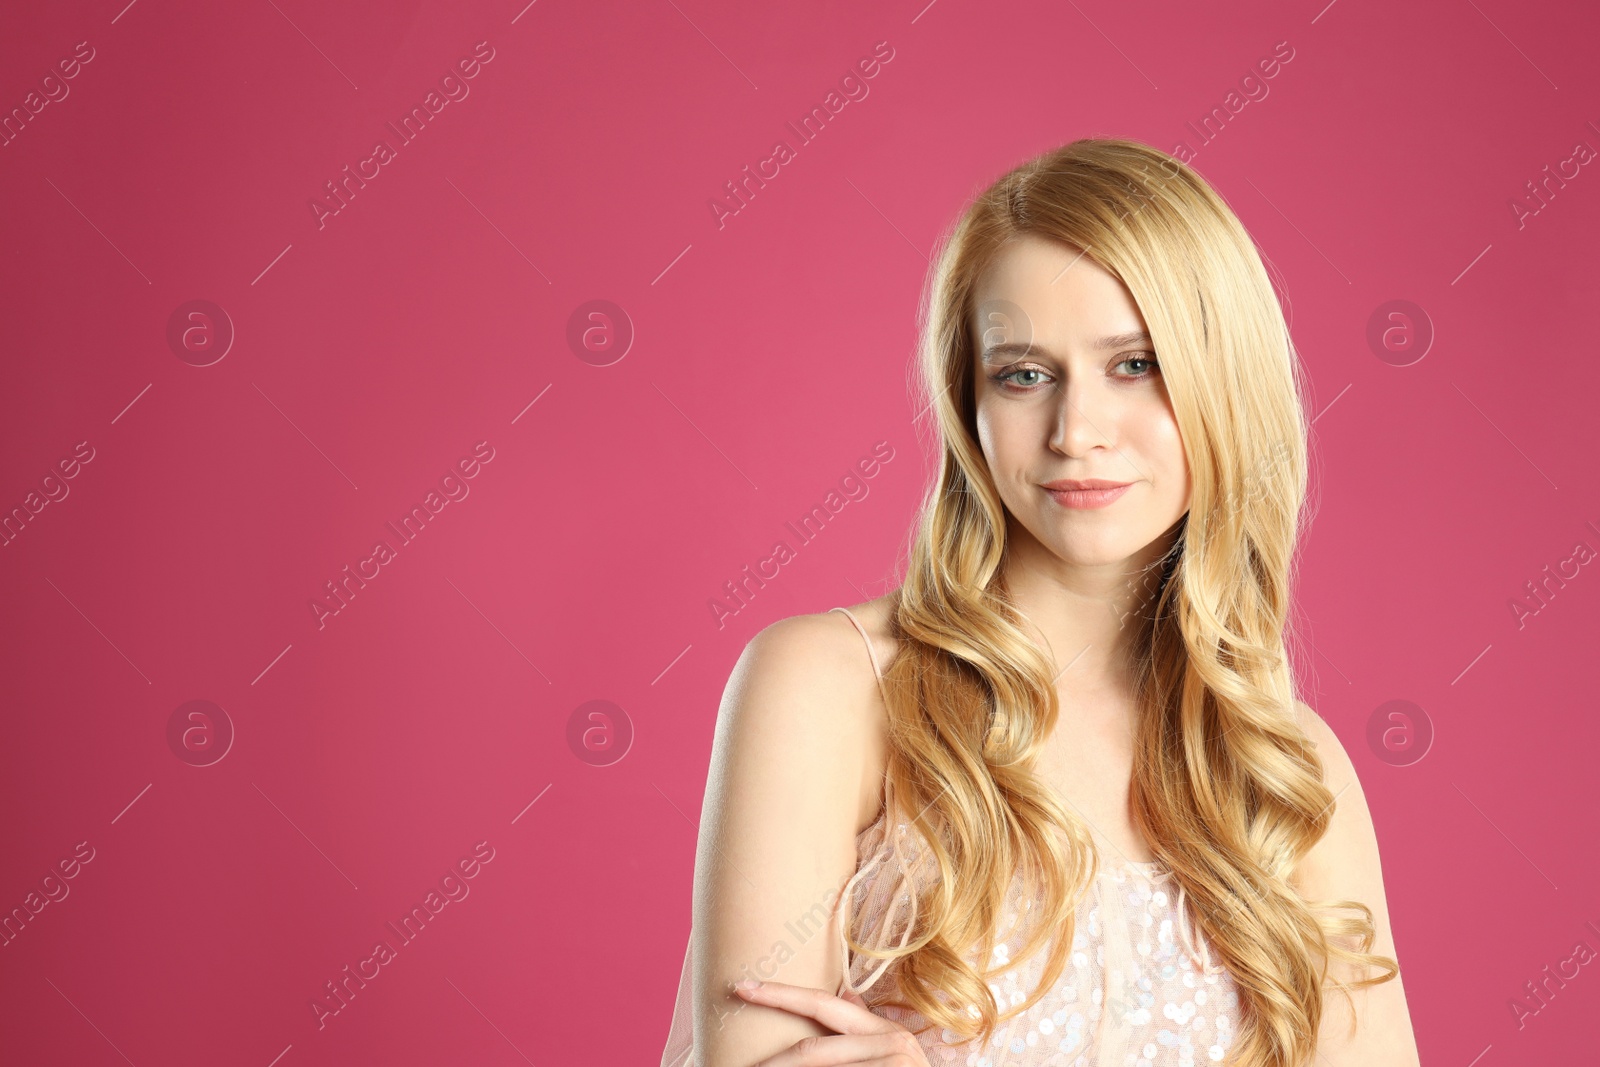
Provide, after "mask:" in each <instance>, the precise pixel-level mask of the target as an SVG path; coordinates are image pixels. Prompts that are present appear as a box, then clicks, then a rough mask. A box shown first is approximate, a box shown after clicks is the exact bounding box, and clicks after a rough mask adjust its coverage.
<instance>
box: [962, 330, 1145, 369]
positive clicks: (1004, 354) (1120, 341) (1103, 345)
mask: <svg viewBox="0 0 1600 1067" xmlns="http://www.w3.org/2000/svg"><path fill="white" fill-rule="evenodd" d="M1149 343H1150V334H1149V333H1147V332H1146V331H1144V330H1135V331H1134V332H1132V333H1115V334H1110V335H1109V336H1106V337H1102V338H1100V339H1099V340H1098V341H1096V342H1095V343H1094V344H1093V346H1092V347H1093V348H1095V349H1110V348H1126V347H1127V346H1128V345H1141V344H1142V345H1147V344H1149ZM1018 356H1037V357H1039V358H1041V359H1056V358H1057V356H1056V355H1055V353H1053V352H1051V351H1050V350H1049V349H1048V348H1045V347H1044V346H1042V345H1036V344H1029V343H1027V342H1025V341H1006V342H1004V343H1002V344H998V345H990V346H989V347H988V348H985V349H984V350H983V361H984V362H985V363H995V362H998V361H999V360H1001V359H1011V358H1015V357H1018Z"/></svg>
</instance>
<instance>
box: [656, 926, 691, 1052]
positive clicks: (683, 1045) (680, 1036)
mask: <svg viewBox="0 0 1600 1067" xmlns="http://www.w3.org/2000/svg"><path fill="white" fill-rule="evenodd" d="M693 948H694V931H693V929H692V928H691V929H690V932H689V942H688V944H687V945H686V946H685V947H684V950H683V971H682V973H681V974H680V975H679V977H678V999H677V1001H676V1003H674V1005H673V1008H672V1027H671V1029H669V1030H668V1031H667V1047H666V1048H665V1049H663V1050H662V1053H661V1067H696V1065H695V1064H692V1063H690V1061H689V1057H690V1054H691V1053H693V1052H694V996H693V994H694V967H693V963H694V961H693V956H692V952H693Z"/></svg>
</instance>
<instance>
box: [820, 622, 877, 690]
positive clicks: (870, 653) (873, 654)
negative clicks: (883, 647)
mask: <svg viewBox="0 0 1600 1067" xmlns="http://www.w3.org/2000/svg"><path fill="white" fill-rule="evenodd" d="M828 610H829V611H839V612H843V613H844V617H845V618H847V619H849V620H850V622H851V625H853V626H854V627H855V628H856V630H857V632H859V633H860V634H861V640H863V641H865V642H866V643H867V658H868V659H870V660H871V661H872V674H873V676H874V677H875V678H877V679H878V681H879V682H880V683H881V682H882V681H883V671H882V670H880V669H879V667H878V653H877V650H876V649H874V648H873V647H872V638H870V637H868V636H867V630H866V627H864V626H862V625H861V621H860V620H859V619H857V618H856V617H855V616H854V615H852V614H851V613H850V609H849V608H829V609H828Z"/></svg>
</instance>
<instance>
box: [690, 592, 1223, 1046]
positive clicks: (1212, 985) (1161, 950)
mask: <svg viewBox="0 0 1600 1067" xmlns="http://www.w3.org/2000/svg"><path fill="white" fill-rule="evenodd" d="M832 610H834V611H839V612H842V613H844V615H845V616H846V617H848V618H849V619H850V621H851V622H852V623H854V624H855V627H856V629H857V630H858V631H860V633H861V636H862V638H863V640H865V641H866V643H867V654H868V656H869V657H871V659H872V669H873V672H874V674H876V675H877V677H878V679H879V684H880V687H881V684H882V678H883V675H882V672H881V670H880V669H879V666H878V659H877V654H876V652H875V650H874V649H873V647H872V639H871V638H870V637H868V636H867V632H866V629H865V628H863V627H862V626H861V624H860V622H859V621H857V619H856V618H855V616H854V615H852V614H851V613H850V612H849V611H848V610H847V609H845V608H842V607H841V608H834V609H832ZM886 801H887V798H886ZM889 810H890V807H889V805H888V803H887V802H886V803H885V807H884V811H885V812H887V811H889ZM886 829H887V828H886V822H885V817H884V815H882V814H880V815H879V817H878V819H877V821H875V822H874V823H873V824H872V825H871V826H869V827H867V828H866V829H865V830H863V831H862V832H861V833H860V834H859V835H858V836H857V838H856V856H857V863H856V872H855V874H854V875H853V876H852V877H851V879H850V881H849V882H847V883H846V885H845V889H844V891H843V892H842V893H841V894H840V897H839V901H838V904H837V907H836V911H837V913H838V914H837V923H836V930H837V932H838V937H839V942H840V949H841V951H840V956H841V958H842V959H843V960H844V961H845V962H844V968H843V973H841V975H840V978H839V985H838V987H837V989H836V990H835V992H837V993H839V994H843V993H845V992H847V991H850V992H854V993H857V994H859V995H860V996H861V998H862V1000H863V1001H864V1002H865V1003H866V1005H867V1007H868V1008H869V1009H870V1010H871V1011H873V1012H874V1013H875V1014H877V1015H880V1016H882V1017H884V1018H886V1019H892V1020H894V1021H895V1022H898V1023H900V1024H901V1025H902V1026H904V1027H906V1028H907V1029H909V1030H918V1029H921V1028H922V1027H923V1026H924V1024H925V1023H926V1020H925V1019H924V1018H923V1017H922V1016H921V1015H920V1014H919V1013H917V1012H914V1011H907V1010H905V1009H901V1008H897V1007H895V1006H894V1005H892V1004H888V1003H886V1001H889V1000H892V999H895V995H896V993H897V988H896V985H895V968H894V967H893V966H891V964H892V963H893V961H892V960H883V959H877V958H874V957H870V956H862V955H859V954H857V953H854V952H851V951H849V948H848V945H847V944H846V943H845V940H844V931H845V930H846V929H848V930H850V932H851V934H852V936H853V937H854V938H855V940H856V941H857V942H858V943H860V944H864V945H869V946H872V947H874V948H878V949H883V948H887V947H890V946H894V945H897V944H904V943H905V941H906V939H907V938H908V937H909V934H910V930H911V926H912V923H913V922H914V921H915V910H914V909H915V905H916V897H915V894H913V893H912V892H911V891H910V887H911V886H913V885H924V884H927V882H928V881H929V880H931V879H933V878H936V877H937V869H936V868H934V867H933V866H932V864H931V860H930V862H929V863H926V864H925V863H923V862H921V860H922V859H923V858H925V857H926V856H927V852H926V848H925V845H926V842H925V841H924V840H922V839H921V836H920V834H919V832H918V831H917V830H916V829H915V828H913V827H909V826H908V825H907V824H906V823H903V822H902V823H898V824H897V825H896V827H895V833H894V834H892V835H891V834H888V833H887V832H886ZM1031 903H1032V902H1031V901H1030V900H1028V899H1026V898H1025V895H1024V882H1023V877H1022V875H1021V873H1020V872H1019V873H1018V874H1017V875H1016V876H1015V877H1014V878H1013V880H1012V884H1011V889H1010V892H1009V893H1008V895H1007V898H1006V906H1005V908H1004V912H1003V919H1002V923H1003V925H1002V929H1001V931H999V933H998V936H997V937H996V938H995V945H994V950H993V955H992V959H991V960H990V961H989V962H990V966H992V967H997V968H1006V969H1005V970H1003V971H1001V973H999V974H998V975H993V976H991V978H990V981H989V987H990V989H991V991H992V992H993V993H994V995H995V1000H996V1002H997V1003H999V1004H1000V1006H1001V1009H1002V1010H1005V1009H1006V1008H1008V1007H1010V1006H1013V1005H1018V1004H1021V1003H1023V1001H1025V1000H1026V999H1027V997H1028V995H1029V994H1030V993H1032V992H1033V991H1034V990H1035V989H1036V988H1037V987H1038V984H1039V979H1040V977H1041V976H1042V974H1043V971H1044V962H1045V959H1046V958H1047V956H1048V954H1049V950H1050V944H1049V943H1048V942H1047V943H1046V944H1045V945H1044V946H1043V947H1042V948H1040V949H1039V950H1038V951H1036V952H1035V953H1034V954H1032V955H1031V956H1029V957H1028V958H1027V959H1026V960H1024V961H1022V963H1021V965H1020V966H1017V965H1011V966H1009V967H1007V965H1008V964H1009V963H1010V961H1011V959H1012V956H1013V954H1014V953H1017V952H1019V951H1020V950H1021V948H1022V947H1023V944H1024V941H1025V940H1026V933H1027V930H1028V926H1027V918H1028V915H1027V912H1028V909H1029V908H1030V907H1031ZM977 951H978V950H977V949H973V950H972V952H971V953H970V954H969V956H968V960H969V962H971V963H972V964H973V966H974V967H979V966H980V963H981V961H979V960H978V958H977ZM692 977H693V976H692V972H691V969H690V956H689V953H688V951H687V950H685V953H684V961H683V971H682V973H681V975H680V978H679V982H678V997H677V1003H676V1005H675V1007H674V1010H673V1015H672V1026H671V1030H670V1031H669V1033H668V1037H667V1045H666V1048H665V1050H664V1051H663V1053H662V1057H661V1065H662V1067H700V1065H699V1064H697V1063H694V1062H692V1053H693V1031H692V1022H693V1019H692V1015H693V997H692ZM778 980H779V981H782V980H783V979H782V976H781V975H779V976H778ZM1238 1011H1239V996H1238V992H1237V990H1236V988H1235V986H1234V984H1233V981H1232V979H1231V978H1230V977H1229V976H1228V974H1227V972H1226V970H1225V969H1223V968H1222V967H1220V966H1216V965H1214V964H1213V963H1212V962H1211V953H1210V945H1209V943H1208V942H1207V941H1206V939H1205V936H1204V934H1203V933H1202V932H1201V931H1199V930H1198V929H1194V928H1193V927H1192V924H1191V923H1190V921H1189V917H1188V914H1187V910H1186V908H1185V906H1184V900H1183V889H1182V887H1181V886H1179V885H1178V884H1177V881H1176V879H1175V878H1174V877H1173V875H1172V872H1170V871H1167V870H1163V869H1162V868H1161V867H1160V866H1159V865H1158V864H1156V863H1137V862H1133V861H1124V862H1122V863H1119V864H1116V865H1107V864H1106V863H1105V862H1104V861H1103V860H1102V861H1101V863H1100V866H1099V870H1098V872H1097V873H1096V875H1095V877H1094V879H1093V882H1092V883H1091V885H1090V887H1089V888H1088V890H1087V891H1086V892H1085V894H1084V895H1083V897H1082V898H1081V899H1080V900H1079V902H1078V909H1077V921H1076V928H1075V930H1074V933H1073V940H1072V950H1071V953H1070V955H1069V958H1068V962H1067V966H1066V968H1065V969H1064V970H1063V971H1062V973H1061V975H1060V976H1059V977H1058V978H1057V979H1056V984H1055V986H1054V987H1053V988H1052V989H1051V990H1050V991H1049V992H1048V993H1046V994H1045V995H1044V997H1043V998H1041V999H1040V1000H1039V1002H1038V1003H1036V1004H1034V1005H1033V1007H1031V1008H1029V1009H1028V1010H1027V1011H1025V1012H1023V1013H1022V1014H1020V1015H1017V1016H1015V1017H1013V1018H1011V1019H1009V1020H1007V1021H1006V1022H1004V1023H1002V1024H1001V1025H1000V1026H999V1028H998V1029H997V1030H996V1031H995V1033H994V1034H993V1035H992V1036H991V1037H990V1038H989V1039H988V1041H986V1042H981V1043H980V1042H979V1041H978V1040H977V1039H976V1038H973V1039H969V1040H967V1041H965V1042H962V1041H959V1040H957V1037H958V1035H956V1034H954V1033H953V1032H951V1031H949V1030H943V1029H940V1028H938V1027H929V1028H928V1029H926V1030H923V1032H922V1033H921V1034H920V1035H919V1037H918V1040H919V1041H920V1042H921V1044H922V1049H923V1054H924V1055H925V1056H926V1057H927V1060H928V1063H929V1064H931V1065H932V1067H945V1065H949V1064H959V1065H963V1067H1191V1065H1194V1064H1210V1063H1218V1062H1221V1061H1222V1060H1223V1059H1224V1058H1225V1057H1226V1056H1227V1054H1228V1051H1229V1049H1230V1047H1231V1046H1232V1043H1233V1039H1234V1036H1235V1028H1236V1026H1237V1024H1238Z"/></svg>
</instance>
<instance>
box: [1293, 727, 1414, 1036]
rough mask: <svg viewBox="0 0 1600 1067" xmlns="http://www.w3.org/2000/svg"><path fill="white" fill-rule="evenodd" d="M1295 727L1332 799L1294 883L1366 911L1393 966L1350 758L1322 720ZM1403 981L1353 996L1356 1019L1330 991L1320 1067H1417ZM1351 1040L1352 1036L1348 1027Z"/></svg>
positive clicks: (1377, 945)
mask: <svg viewBox="0 0 1600 1067" xmlns="http://www.w3.org/2000/svg"><path fill="white" fill-rule="evenodd" d="M1300 707H1301V713H1300V724H1301V726H1302V727H1303V728H1304V729H1305V731H1306V734H1307V735H1308V736H1309V737H1310V738H1311V740H1312V741H1313V742H1315V744H1316V746H1317V756H1318V757H1319V758H1320V759H1321V760H1322V767H1323V773H1324V775H1325V776H1326V782H1325V784H1326V785H1327V787H1328V788H1329V789H1330V790H1332V791H1333V793H1334V797H1335V800H1334V809H1333V816H1332V818H1331V819H1330V820H1329V826H1328V832H1327V833H1326V834H1325V835H1324V836H1323V838H1322V840H1320V841H1318V842H1317V843H1316V844H1315V845H1313V846H1312V848H1311V850H1310V851H1309V852H1307V853H1306V855H1305V856H1304V857H1302V858H1301V861H1300V864H1299V866H1298V867H1297V868H1296V870H1295V878H1294V882H1295V885H1296V888H1297V889H1298V890H1299V891H1300V894H1301V895H1302V896H1303V897H1305V898H1306V899H1307V900H1357V901H1360V902H1361V903H1363V904H1365V905H1367V907H1369V908H1371V909H1372V920H1373V924H1374V926H1375V927H1376V934H1375V937H1374V940H1373V944H1372V949H1371V951H1373V952H1375V953H1378V954H1379V955H1382V956H1388V957H1390V958H1391V959H1394V960H1396V961H1397V962H1398V961H1399V959H1400V957H1399V956H1398V955H1397V954H1396V952H1395V946H1394V932H1393V931H1392V930H1391V929H1390V927H1389V905H1388V901H1387V899H1386V897H1385V894H1384V888H1383V869H1382V866H1381V865H1380V863H1379V859H1378V837H1377V833H1376V831H1375V830H1374V828H1373V824H1372V813H1371V811H1369V810H1368V808H1367V799H1366V795H1365V794H1364V793H1363V792H1362V790H1361V782H1360V780H1359V779H1358V778H1357V777H1356V769H1355V766H1354V765H1353V764H1352V763H1351V762H1350V756H1349V754H1348V753H1347V752H1345V750H1344V746H1343V745H1342V744H1340V743H1339V738H1338V737H1337V736H1336V735H1335V734H1334V732H1333V730H1332V728H1330V727H1329V726H1328V724H1327V723H1326V722H1324V721H1323V719H1322V717H1321V716H1319V715H1318V714H1317V713H1316V712H1314V711H1312V710H1311V709H1310V708H1309V707H1306V706H1305V705H1304V704H1302V705H1301V706H1300ZM1329 970H1330V971H1332V972H1334V973H1335V974H1336V975H1338V976H1339V977H1340V978H1343V979H1344V980H1346V981H1349V980H1351V979H1353V978H1357V977H1361V976H1362V975H1361V973H1360V972H1358V971H1357V970H1356V969H1355V968H1353V967H1351V966H1350V965H1349V964H1344V963H1341V962H1339V961H1334V962H1333V963H1332V964H1330V966H1329ZM1402 977H1403V975H1396V976H1395V977H1394V978H1393V979H1391V980H1390V981H1387V982H1384V983H1382V984H1381V985H1376V986H1368V987H1367V988H1365V989H1358V990H1354V991H1352V993H1351V999H1352V1000H1353V1001H1354V1007H1355V1014H1354V1017H1353V1018H1352V1015H1351V1007H1350V1002H1348V1001H1346V999H1345V997H1344V995H1343V994H1341V993H1337V992H1330V993H1329V994H1328V995H1327V998H1326V1000H1325V1001H1324V1004H1323V1018H1322V1025H1321V1026H1320V1027H1319V1028H1318V1032H1317V1052H1318V1054H1319V1055H1318V1058H1317V1060H1316V1062H1317V1064H1318V1067H1416V1064H1417V1063H1418V1057H1417V1041H1416V1036H1415V1035H1414V1033H1413V1031H1412V1027H1411V1014H1410V1012H1409V1011H1408V1010H1407V1008H1406V993H1405V986H1404V985H1403V984H1402V982H1401V978H1402ZM1352 1022H1354V1024H1355V1033H1354V1034H1353V1035H1352V1034H1351V1024H1352Z"/></svg>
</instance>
